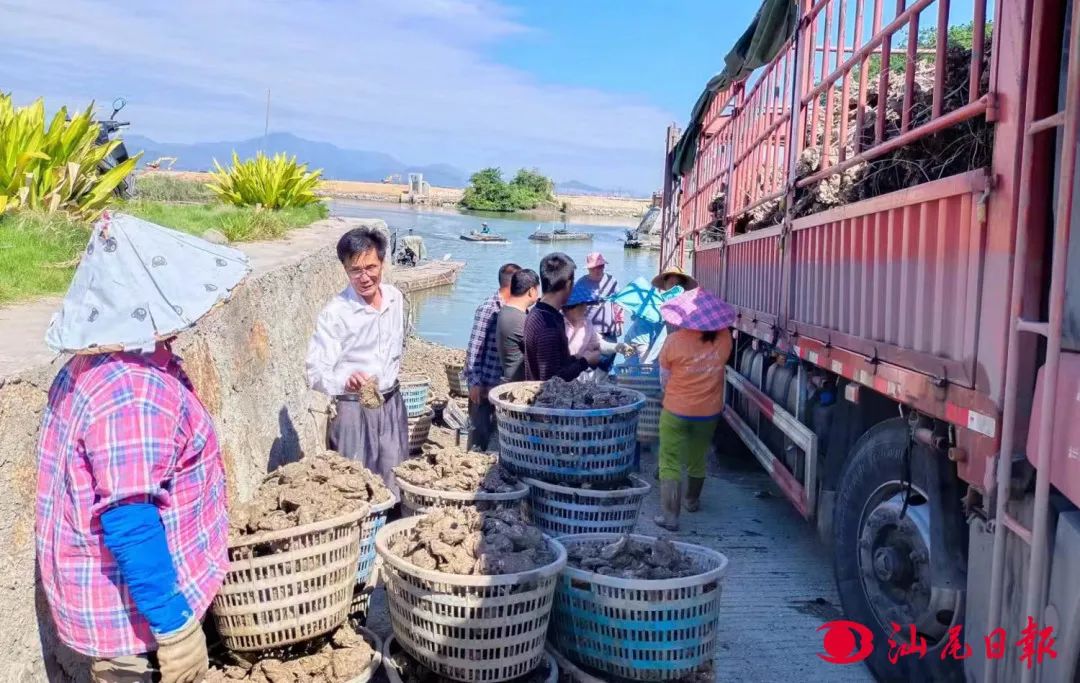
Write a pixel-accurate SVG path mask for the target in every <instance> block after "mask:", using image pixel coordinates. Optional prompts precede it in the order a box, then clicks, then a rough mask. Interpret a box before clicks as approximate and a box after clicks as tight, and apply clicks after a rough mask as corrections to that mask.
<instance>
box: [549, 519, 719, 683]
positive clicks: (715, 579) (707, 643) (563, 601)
mask: <svg viewBox="0 0 1080 683" xmlns="http://www.w3.org/2000/svg"><path fill="white" fill-rule="evenodd" d="M619 538H620V535H619V534H579V535H576V536H563V537H561V538H560V539H559V540H560V542H561V543H563V544H564V545H565V546H566V547H567V548H568V549H572V548H574V547H576V546H578V545H580V544H583V543H604V544H606V543H611V542H613V541H616V540H618V539H619ZM631 538H632V539H634V540H636V541H642V542H645V543H652V542H653V541H655V540H656V539H654V538H651V537H648V536H631ZM675 547H676V548H677V549H678V550H679V551H680V552H683V553H686V554H687V555H690V556H691V557H692V558H693V559H694V561H695V563H697V565H698V567H699V568H700V570H701V573H700V574H698V575H696V576H689V577H685V578H679V579H664V580H660V581H647V580H639V579H619V578H615V577H612V576H605V575H603V574H597V573H595V572H590V571H585V570H582V569H575V568H573V567H569V566H568V567H566V568H565V569H564V570H563V572H562V574H561V575H560V576H559V588H558V590H557V591H556V595H555V609H554V610H553V612H552V620H551V622H552V630H551V639H552V644H553V645H554V647H555V649H556V650H558V651H559V652H561V653H562V654H563V655H565V656H566V657H567V658H568V659H570V660H571V661H573V662H575V663H577V664H580V665H584V666H587V667H590V668H592V669H595V670H597V671H601V672H604V673H606V674H609V675H611V676H618V677H622V678H628V679H632V680H637V681H670V680H674V679H677V678H680V677H682V676H686V675H688V674H691V673H693V672H695V671H697V670H698V669H699V668H701V667H702V666H703V665H704V664H706V663H707V662H709V661H710V660H711V659H712V657H713V651H714V650H715V647H716V644H717V643H716V631H717V622H718V618H719V613H720V597H721V594H722V593H723V579H724V574H725V573H726V572H727V565H728V560H727V557H725V556H724V555H723V554H721V553H718V552H716V551H715V550H710V549H709V548H703V547H701V546H696V545H691V544H689V543H678V542H676V543H675Z"/></svg>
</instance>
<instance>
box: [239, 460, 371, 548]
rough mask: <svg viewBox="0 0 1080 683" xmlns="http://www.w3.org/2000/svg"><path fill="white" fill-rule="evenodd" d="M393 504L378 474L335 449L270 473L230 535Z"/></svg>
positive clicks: (315, 520) (255, 531)
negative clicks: (335, 451)
mask: <svg viewBox="0 0 1080 683" xmlns="http://www.w3.org/2000/svg"><path fill="white" fill-rule="evenodd" d="M388 500H390V490H389V489H387V488H386V485H385V484H383V482H382V480H381V479H380V478H379V477H378V476H377V475H375V474H374V473H373V472H371V471H370V470H368V469H367V468H365V467H364V466H363V465H361V464H360V463H358V462H354V461H352V460H348V459H347V458H343V457H342V456H340V455H338V454H337V453H334V452H332V451H325V452H323V453H319V454H317V455H312V456H307V457H304V458H302V459H301V460H298V461H297V462H294V463H289V464H288V465H285V466H283V467H279V468H278V469H276V470H274V471H273V472H271V473H270V474H268V475H266V478H264V479H263V482H262V484H261V485H260V486H259V490H258V491H257V492H256V493H255V497H254V498H252V499H251V501H250V502H248V503H246V504H242V505H237V506H234V507H233V508H232V510H230V511H229V536H230V538H232V539H234V540H235V539H238V538H241V537H243V536H245V535H248V534H256V533H259V532H262V531H280V530H282V529H290V528H292V527H296V526H303V525H305V524H312V523H314V522H321V521H323V520H327V519H332V518H334V517H338V516H340V515H344V514H348V513H350V512H356V511H358V510H362V509H366V508H367V507H369V506H370V505H372V504H378V503H385V502H386V501H388Z"/></svg>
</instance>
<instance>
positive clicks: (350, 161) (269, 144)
mask: <svg viewBox="0 0 1080 683" xmlns="http://www.w3.org/2000/svg"><path fill="white" fill-rule="evenodd" d="M124 143H125V144H126V145H127V148H128V151H129V152H130V153H132V154H134V153H135V152H138V151H140V150H141V151H142V152H144V154H143V158H142V163H143V164H145V163H148V162H151V161H154V160H155V159H159V158H161V157H176V163H175V164H174V165H173V167H172V168H173V170H176V171H209V170H211V169H212V168H213V167H214V159H217V160H218V162H220V163H221V165H222V166H225V165H226V164H228V162H229V160H230V159H232V153H233V151H234V150H235V151H236V153H237V154H238V155H240V158H242V159H244V158H248V157H253V156H255V154H256V153H257V152H259V151H263V152H267V153H269V154H277V153H279V152H286V153H288V154H289V155H295V156H296V158H297V159H299V160H300V161H302V162H303V163H306V164H307V165H308V166H309V167H310V168H321V169H322V170H323V177H324V178H327V179H328V180H366V181H373V182H379V181H382V180H383V179H384V178H386V177H388V176H395V175H397V176H401V178H400V182H403V183H404V182H407V181H408V174H410V173H423V174H424V180H426V181H427V182H428V183H430V184H431V185H432V186H434V187H465V186H466V185H467V184H468V182H469V175H470V174H469V173H468V172H466V171H463V170H461V169H460V168H457V167H456V166H452V165H450V164H428V165H423V166H413V165H409V164H406V163H404V162H402V161H400V160H398V159H396V158H395V157H393V156H391V155H389V154H384V153H383V152H372V151H368V150H356V149H342V148H340V147H338V146H336V145H332V144H330V143H328V142H315V141H312V140H305V139H304V138H301V137H297V136H296V135H293V134H291V133H271V134H270V135H268V136H267V137H266V139H265V140H264V139H263V138H261V137H259V138H251V139H250V140H241V141H238V142H237V141H233V142H229V141H223V142H196V143H192V144H181V143H174V142H157V141H156V140H151V139H150V138H146V137H143V136H141V135H130V134H128V135H125V136H124ZM162 166H163V167H166V164H162ZM395 180H397V179H395ZM555 192H556V193H558V194H570V195H574V194H577V195H582V194H586V195H602V196H611V195H623V194H630V193H629V192H626V191H620V190H608V189H604V188H600V187H596V186H594V185H589V184H587V183H583V182H581V181H578V180H569V181H567V182H561V183H555Z"/></svg>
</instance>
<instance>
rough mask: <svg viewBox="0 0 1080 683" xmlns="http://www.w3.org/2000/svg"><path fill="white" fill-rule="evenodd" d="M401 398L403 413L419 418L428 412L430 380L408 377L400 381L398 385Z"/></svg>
mask: <svg viewBox="0 0 1080 683" xmlns="http://www.w3.org/2000/svg"><path fill="white" fill-rule="evenodd" d="M399 391H401V398H402V400H403V401H405V411H406V413H408V416H409V417H419V416H421V415H425V414H427V412H428V397H429V396H430V395H431V379H430V378H428V377H410V378H409V379H403V380H401V383H400V385H399Z"/></svg>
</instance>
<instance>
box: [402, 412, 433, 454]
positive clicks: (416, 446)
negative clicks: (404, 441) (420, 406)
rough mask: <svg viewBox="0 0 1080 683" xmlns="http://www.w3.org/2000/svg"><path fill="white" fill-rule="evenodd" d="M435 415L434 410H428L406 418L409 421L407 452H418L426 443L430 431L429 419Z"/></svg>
mask: <svg viewBox="0 0 1080 683" xmlns="http://www.w3.org/2000/svg"><path fill="white" fill-rule="evenodd" d="M434 416H435V411H434V410H430V409H429V410H428V411H427V412H426V413H424V414H423V415H418V416H416V417H410V418H408V423H409V453H419V452H420V449H422V448H423V447H424V444H425V443H427V439H428V435H429V434H430V433H431V420H432V418H433V417H434Z"/></svg>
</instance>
